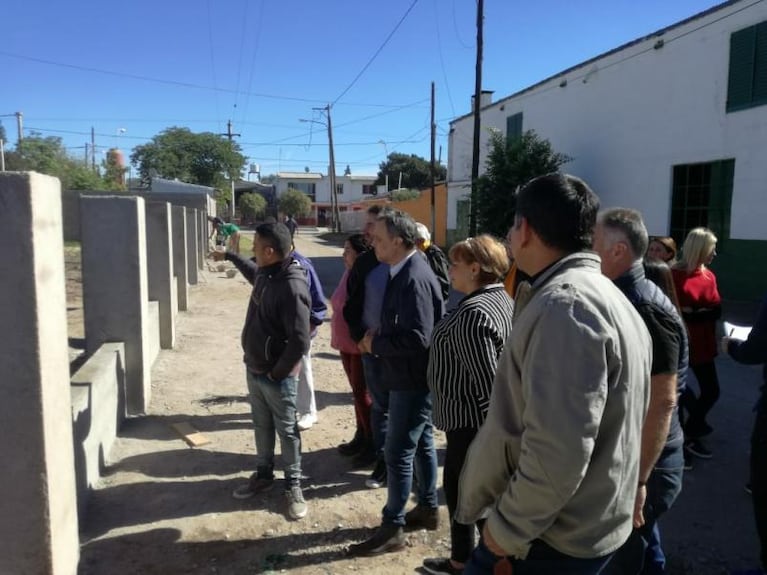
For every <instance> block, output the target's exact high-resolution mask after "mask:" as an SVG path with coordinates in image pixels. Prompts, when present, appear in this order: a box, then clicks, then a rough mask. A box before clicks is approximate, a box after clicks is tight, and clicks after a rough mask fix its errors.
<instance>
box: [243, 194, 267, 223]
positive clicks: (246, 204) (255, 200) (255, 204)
mask: <svg viewBox="0 0 767 575" xmlns="http://www.w3.org/2000/svg"><path fill="white" fill-rule="evenodd" d="M239 207H240V213H241V214H242V217H243V218H244V219H247V220H255V219H257V218H260V217H261V216H262V215H263V214H264V211H266V199H265V198H264V196H262V195H261V194H256V193H252V194H242V195H241V196H240V202H239Z"/></svg>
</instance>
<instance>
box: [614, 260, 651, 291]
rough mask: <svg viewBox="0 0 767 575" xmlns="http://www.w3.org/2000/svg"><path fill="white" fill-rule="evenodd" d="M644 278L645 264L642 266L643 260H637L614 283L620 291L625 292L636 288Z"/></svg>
mask: <svg viewBox="0 0 767 575" xmlns="http://www.w3.org/2000/svg"><path fill="white" fill-rule="evenodd" d="M644 278H645V275H644V264H642V260H637V261H635V262H634V263H633V264H631V267H630V268H629V269H627V270H626V271H625V272H623V274H621V275H620V276H619V277H617V278H616V279H615V281H614V282H613V283H615V285H616V286H617V287H618V289H619V290H621V291H622V292H625V291H626V290H628V289H630V288H632V287H634V286H635V285H636V284H638V283H639V282H640V281H642V280H643V279H644Z"/></svg>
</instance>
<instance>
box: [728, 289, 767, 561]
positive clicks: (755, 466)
mask: <svg viewBox="0 0 767 575" xmlns="http://www.w3.org/2000/svg"><path fill="white" fill-rule="evenodd" d="M722 351H724V352H725V353H727V354H729V355H730V357H732V359H734V360H735V361H737V362H738V363H745V364H749V365H756V364H760V363H761V364H764V369H763V370H762V377H763V378H764V384H763V385H762V389H761V394H760V395H759V400H758V401H757V403H756V407H755V408H754V411H755V412H756V420H755V421H754V430H753V432H752V433H751V495H752V497H753V504H754V516H755V517H756V531H757V533H758V534H759V542H760V544H761V555H762V556H761V561H762V569H764V570H765V571H767V298H765V299H764V301H763V302H762V306H761V308H760V309H759V314H758V315H757V316H756V322H755V323H754V327H753V328H752V329H751V333H749V334H748V339H746V341H739V340H737V339H732V338H729V337H725V338H723V339H722Z"/></svg>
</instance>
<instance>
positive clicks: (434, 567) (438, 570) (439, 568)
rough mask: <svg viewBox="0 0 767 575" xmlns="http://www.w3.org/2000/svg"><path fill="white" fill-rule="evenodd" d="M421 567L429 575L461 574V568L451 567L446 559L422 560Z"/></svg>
mask: <svg viewBox="0 0 767 575" xmlns="http://www.w3.org/2000/svg"><path fill="white" fill-rule="evenodd" d="M422 567H423V570H424V571H425V572H426V573H429V574H430V575H461V573H463V567H460V568H459V567H453V564H452V563H451V562H450V559H448V558H447V557H440V558H439V559H424V560H423V565H422Z"/></svg>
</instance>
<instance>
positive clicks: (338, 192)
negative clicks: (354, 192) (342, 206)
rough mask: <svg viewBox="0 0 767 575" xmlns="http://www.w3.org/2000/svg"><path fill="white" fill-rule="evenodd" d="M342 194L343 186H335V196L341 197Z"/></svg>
mask: <svg viewBox="0 0 767 575" xmlns="http://www.w3.org/2000/svg"><path fill="white" fill-rule="evenodd" d="M343 193H344V185H343V184H336V194H337V195H339V196H341V195H343Z"/></svg>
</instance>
